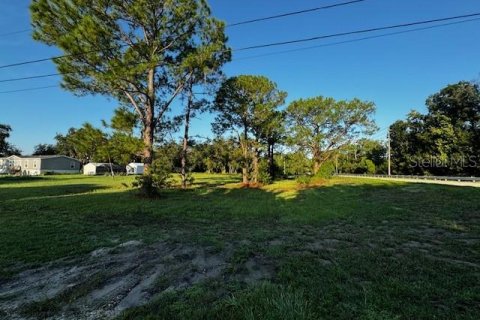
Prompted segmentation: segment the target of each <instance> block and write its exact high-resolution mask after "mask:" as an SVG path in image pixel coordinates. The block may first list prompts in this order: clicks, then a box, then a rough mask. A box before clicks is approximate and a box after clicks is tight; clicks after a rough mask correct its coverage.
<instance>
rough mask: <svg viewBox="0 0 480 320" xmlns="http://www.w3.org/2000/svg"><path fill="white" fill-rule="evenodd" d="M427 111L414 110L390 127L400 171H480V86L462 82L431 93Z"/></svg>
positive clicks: (393, 155)
mask: <svg viewBox="0 0 480 320" xmlns="http://www.w3.org/2000/svg"><path fill="white" fill-rule="evenodd" d="M426 105H427V107H428V113H427V114H421V113H419V112H417V111H412V112H410V113H409V114H408V116H407V119H406V120H404V121H397V122H395V123H394V124H393V125H392V126H391V127H390V134H391V141H392V143H391V147H392V164H393V170H394V172H396V173H403V174H434V175H475V174H479V173H480V170H479V166H478V159H479V157H480V142H479V141H480V88H479V86H478V85H477V84H473V83H469V82H465V81H462V82H459V83H457V84H453V85H448V86H446V87H445V88H443V89H441V90H440V91H439V92H438V93H435V94H433V95H432V96H430V97H429V98H428V99H427V101H426Z"/></svg>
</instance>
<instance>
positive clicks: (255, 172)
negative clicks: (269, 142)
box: [253, 146, 259, 183]
mask: <svg viewBox="0 0 480 320" xmlns="http://www.w3.org/2000/svg"><path fill="white" fill-rule="evenodd" d="M258 153H259V152H258V148H257V146H255V148H254V149H253V183H258V173H259V168H258V165H259V160H258V158H259V156H258Z"/></svg>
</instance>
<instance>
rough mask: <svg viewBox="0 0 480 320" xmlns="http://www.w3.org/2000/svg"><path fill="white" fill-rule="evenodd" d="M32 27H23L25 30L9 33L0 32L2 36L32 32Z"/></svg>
mask: <svg viewBox="0 0 480 320" xmlns="http://www.w3.org/2000/svg"><path fill="white" fill-rule="evenodd" d="M30 31H32V29H23V30H17V31H12V32H7V33H0V37H7V36H13V35H15V34H20V33H25V32H30Z"/></svg>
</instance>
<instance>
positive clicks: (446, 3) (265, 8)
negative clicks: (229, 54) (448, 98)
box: [0, 0, 480, 153]
mask: <svg viewBox="0 0 480 320" xmlns="http://www.w3.org/2000/svg"><path fill="white" fill-rule="evenodd" d="M343 1H344V0H323V1H322V0H318V1H313V0H296V1H291V0H262V1H259V0H229V1H225V0H211V1H210V4H211V7H212V11H213V14H214V15H215V16H217V17H218V18H221V19H223V20H225V21H227V22H230V23H234V22H238V21H242V20H245V19H251V18H257V17H263V16H269V15H273V14H277V13H283V12H288V11H296V10H302V9H308V8H311V7H317V6H320V5H323V4H325V5H327V4H332V3H337V2H343ZM28 4H29V1H27V0H16V1H3V3H2V6H1V7H0V16H1V17H2V18H1V19H0V34H4V33H8V32H11V31H17V30H22V29H26V28H28V27H29V12H28ZM476 12H480V2H479V1H478V0H367V1H365V2H363V3H358V4H354V5H351V6H346V7H341V8H335V9H330V10H325V11H319V12H314V13H308V14H304V15H299V16H293V17H288V18H284V19H278V20H271V21H268V22H259V23H255V24H251V25H245V26H239V27H235V28H228V29H227V32H228V35H229V38H230V45H231V47H232V48H241V47H245V46H250V45H256V44H263V43H270V42H276V41H284V40H292V39H298V38H308V37H312V36H318V35H324V34H330V33H338V32H346V31H352V30H358V29H367V28H372V27H380V26H386V25H393V24H399V23H404V22H413V21H420V20H428V19H435V18H442V17H448V16H454V15H462V14H469V13H476ZM381 33H382V32H379V33H378V34H381ZM358 37H362V36H351V37H345V38H338V39H330V40H322V41H316V42H311V43H306V44H297V45H288V46H284V47H276V48H268V49H261V50H252V51H248V52H247V51H245V52H238V53H235V54H234V60H233V61H232V62H231V63H229V64H228V65H227V66H226V67H225V72H226V74H227V75H229V76H232V75H238V74H258V75H265V76H267V77H269V78H270V79H272V80H273V81H275V82H277V84H278V86H279V88H281V89H282V90H285V91H287V92H288V93H289V97H288V101H292V100H294V99H297V98H301V97H310V96H317V95H324V96H332V97H334V98H336V99H352V98H354V97H358V98H360V99H364V100H370V101H373V102H375V103H376V105H377V114H376V120H377V123H378V125H379V127H380V128H385V127H387V126H388V125H389V124H391V123H392V122H394V121H395V120H397V119H401V118H404V117H405V115H406V114H407V113H408V112H409V110H411V109H417V110H419V111H425V106H424V102H425V99H426V98H427V97H428V96H429V95H430V94H432V93H435V92H437V91H438V90H439V89H441V88H442V87H443V86H445V85H447V84H449V83H455V82H458V81H460V80H478V79H479V77H480V59H479V57H478V53H479V52H480V41H479V40H480V21H473V22H469V23H465V24H459V25H453V26H447V27H443V28H437V29H431V30H424V31H419V32H413V33H406V34H401V35H395V36H391V37H384V38H377V39H370V40H366V41H360V42H352V43H346V44H340V45H335V46H327V47H319V48H315V49H309V50H302V51H296V52H289V53H284V54H274V55H268V56H261V57H256V56H259V55H263V54H269V53H277V52H278V51H284V50H289V49H297V48H303V47H311V46H315V45H323V44H329V43H333V42H338V41H343V40H349V39H355V38H358ZM55 54H58V51H57V50H56V49H55V48H49V47H46V46H45V45H43V44H40V43H36V42H35V41H33V40H32V39H31V38H30V35H29V34H28V33H23V34H18V35H10V36H0V65H4V64H8V63H14V62H19V61H24V60H32V59H36V58H44V57H49V56H51V55H55ZM46 73H55V66H54V65H53V63H52V62H46V63H39V64H32V65H27V66H22V67H17V68H8V69H0V80H1V79H6V78H14V77H23V76H31V75H38V74H46ZM56 83H58V78H45V79H38V80H29V81H22V82H14V83H0V92H1V91H8V90H16V89H23V88H30V87H39V86H48V85H54V84H56ZM0 98H1V99H0V123H7V124H9V125H11V126H12V128H13V130H14V131H13V133H12V136H11V139H10V141H11V142H12V143H13V144H15V145H16V146H17V147H19V148H20V149H22V150H23V152H24V153H30V152H31V151H32V150H33V146H34V145H36V144H38V143H52V142H53V137H54V136H55V134H56V133H64V132H66V130H67V129H68V128H70V127H78V126H80V125H81V124H82V123H84V122H86V121H88V122H91V123H93V124H94V125H97V126H100V121H101V119H109V118H110V117H111V115H112V111H113V109H114V108H115V107H116V106H117V103H116V102H115V101H114V100H108V99H106V98H103V97H91V96H90V97H82V98H78V97H75V96H73V95H72V94H71V93H69V92H64V91H62V90H61V89H57V88H53V89H45V90H38V91H27V92H18V93H8V94H0ZM174 111H175V110H174ZM211 119H212V116H211V115H208V114H205V115H200V116H199V118H198V119H195V120H194V123H193V126H192V128H193V132H192V134H194V135H197V134H198V135H201V136H210V135H211V133H210V120H211ZM384 134H385V132H384V131H383V132H380V133H379V134H378V135H377V137H379V138H381V137H383V136H384Z"/></svg>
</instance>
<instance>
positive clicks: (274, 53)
mask: <svg viewBox="0 0 480 320" xmlns="http://www.w3.org/2000/svg"><path fill="white" fill-rule="evenodd" d="M479 20H480V18H475V19H469V20H464V21H458V22H452V23H446V24H441V25H435V26H430V27H423V28H416V29H411V30H406V31H398V32H393V33H387V34H382V35H376V36H370V37H364V38H359V39H352V40H347V41H342V42H335V43H329V44H324V45H320V46H312V47H306V48H299V49H292V50H285V51H280V52H272V53H267V54H263V55H257V56H250V57H244V58H239V59H234V61H239V60H246V59H253V58H258V57H263V56H271V55H276V54H283V53H289V52H295V51H302V50H309V49H314V48H319V47H327V46H334V45H339V44H345V43H350V42H357V41H363V40H368V39H374V38H381V37H386V36H392V35H397V34H403V33H410V32H415V31H422V30H428V29H433V28H439V27H444V26H449V25H456V24H461V23H466V22H472V21H479ZM60 75H61V74H60V73H53V74H45V75H38V76H29V77H23V78H13V79H3V80H0V83H4V82H13V81H21V80H30V79H37V78H46V77H53V76H60ZM52 87H55V86H47V87H37V88H26V89H21V90H12V91H0V94H1V93H11V92H20V91H29V90H38V89H44V88H52ZM382 131H383V130H382ZM377 134H378V133H377Z"/></svg>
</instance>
